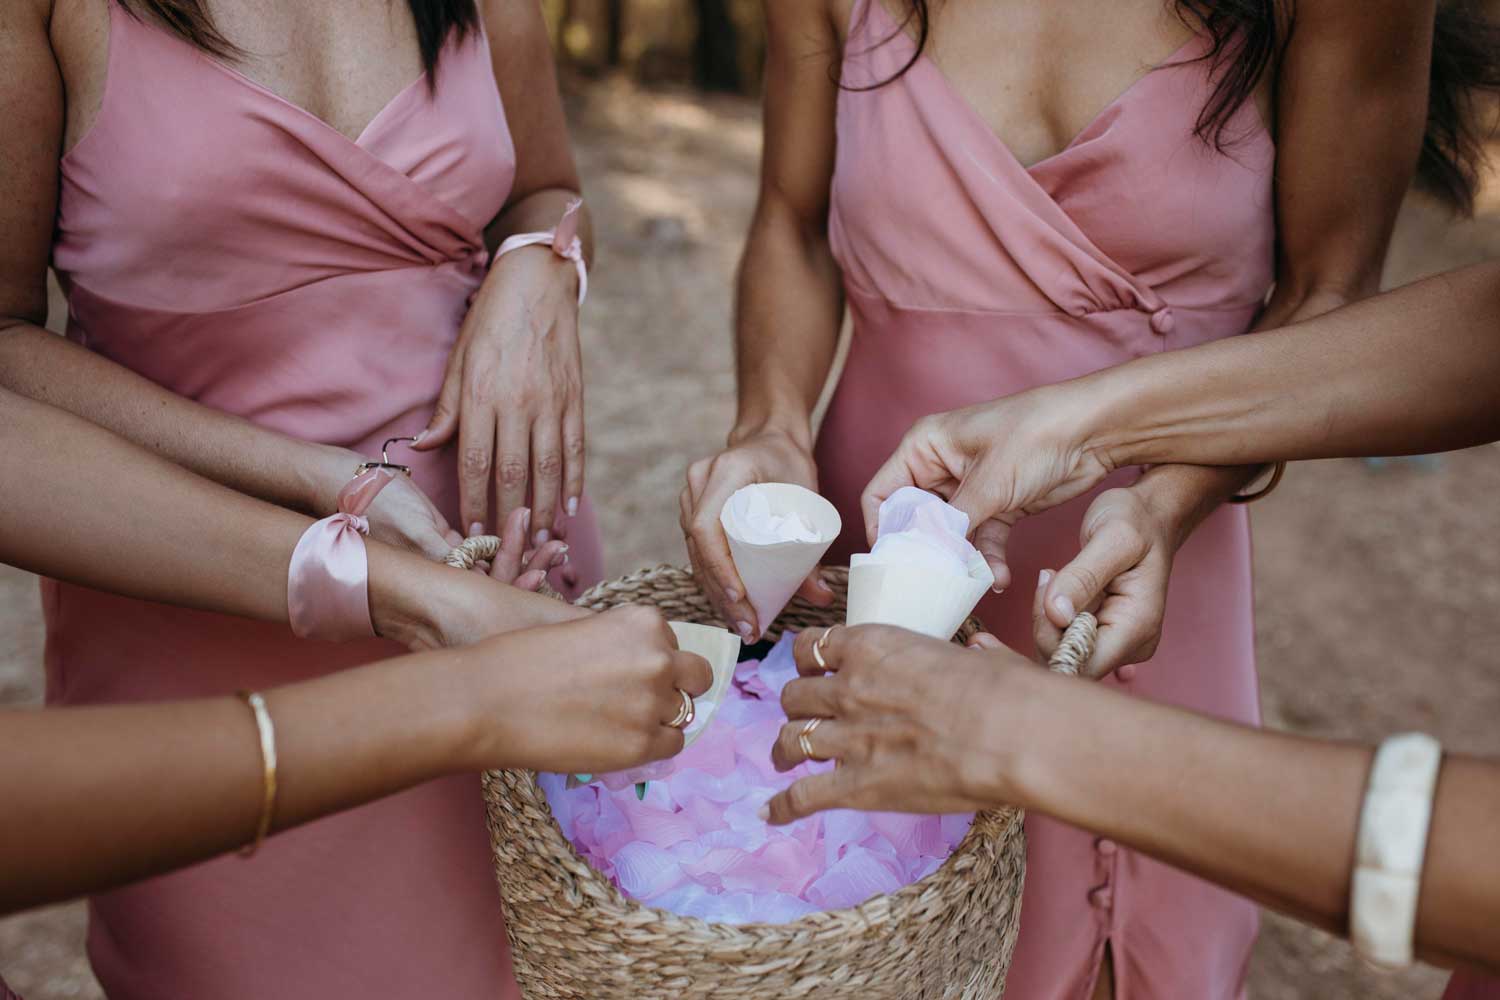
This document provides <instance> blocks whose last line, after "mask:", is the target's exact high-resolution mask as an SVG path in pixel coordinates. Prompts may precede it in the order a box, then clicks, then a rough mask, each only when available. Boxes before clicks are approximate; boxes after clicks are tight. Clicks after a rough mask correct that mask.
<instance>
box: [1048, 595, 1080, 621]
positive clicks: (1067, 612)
mask: <svg viewBox="0 0 1500 1000" xmlns="http://www.w3.org/2000/svg"><path fill="white" fill-rule="evenodd" d="M1052 606H1053V607H1054V608H1056V609H1057V611H1058V614H1060V615H1062V616H1063V617H1064V618H1066V619H1067V620H1068V621H1072V620H1073V615H1074V614H1076V612H1075V611H1074V609H1073V602H1072V600H1071V599H1069V597H1068V595H1067V594H1058V595H1057V596H1056V597H1054V598H1052Z"/></svg>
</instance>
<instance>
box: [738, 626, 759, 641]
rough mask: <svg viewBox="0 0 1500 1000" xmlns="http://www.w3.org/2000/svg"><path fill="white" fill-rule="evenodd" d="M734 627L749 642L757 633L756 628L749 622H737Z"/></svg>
mask: <svg viewBox="0 0 1500 1000" xmlns="http://www.w3.org/2000/svg"><path fill="white" fill-rule="evenodd" d="M734 627H735V630H736V631H738V632H739V634H740V635H741V636H743V637H744V639H745V641H746V642H749V641H750V638H751V637H752V636H754V635H755V629H753V628H751V627H750V623H749V622H737V623H736V624H735V626H734Z"/></svg>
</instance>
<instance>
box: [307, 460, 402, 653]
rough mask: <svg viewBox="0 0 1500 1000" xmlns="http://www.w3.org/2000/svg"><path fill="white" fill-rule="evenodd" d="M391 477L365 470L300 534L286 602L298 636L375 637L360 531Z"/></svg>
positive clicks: (364, 530) (364, 529)
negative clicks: (328, 513) (335, 507)
mask: <svg viewBox="0 0 1500 1000" xmlns="http://www.w3.org/2000/svg"><path fill="white" fill-rule="evenodd" d="M395 478H396V473H394V472H391V471H390V470H389V469H367V470H366V471H364V472H361V473H360V474H359V475H358V476H355V477H354V478H353V479H351V480H350V481H349V482H348V483H347V484H346V485H345V486H344V488H343V489H341V490H339V500H338V503H339V512H338V513H337V514H334V515H333V516H332V517H325V518H323V520H321V521H318V522H317V523H315V524H314V525H313V526H312V527H310V528H308V529H307V530H306V531H304V532H303V533H302V537H301V538H300V539H298V540H297V547H296V548H295V549H293V550H292V565H291V567H290V569H289V570H288V571H287V583H286V606H287V618H288V620H289V621H290V622H291V625H292V633H293V634H294V635H296V636H297V637H298V638H301V639H323V640H325V641H328V642H347V641H349V640H350V639H368V638H370V637H372V636H374V635H375V625H374V623H373V622H372V621H371V620H370V562H369V557H368V555H367V554H366V552H365V540H364V538H363V536H364V535H368V534H369V533H370V522H369V520H368V519H367V518H366V517H365V516H364V515H365V511H367V510H369V509H370V504H372V503H374V502H375V498H376V497H377V496H379V495H380V491H381V490H383V489H385V488H386V486H388V485H389V484H390V482H391V480H393V479H395Z"/></svg>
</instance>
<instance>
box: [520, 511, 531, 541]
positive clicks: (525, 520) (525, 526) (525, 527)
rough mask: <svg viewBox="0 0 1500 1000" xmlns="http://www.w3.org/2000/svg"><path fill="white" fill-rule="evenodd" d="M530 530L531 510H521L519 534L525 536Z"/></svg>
mask: <svg viewBox="0 0 1500 1000" xmlns="http://www.w3.org/2000/svg"><path fill="white" fill-rule="evenodd" d="M530 530H531V508H530V507H522V508H521V534H522V535H525V534H526V533H527V532H529V531H530Z"/></svg>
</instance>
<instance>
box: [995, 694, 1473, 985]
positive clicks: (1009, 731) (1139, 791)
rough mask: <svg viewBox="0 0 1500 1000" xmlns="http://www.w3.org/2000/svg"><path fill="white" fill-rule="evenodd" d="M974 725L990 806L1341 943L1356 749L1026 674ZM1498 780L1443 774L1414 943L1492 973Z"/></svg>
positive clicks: (1467, 763) (1362, 774) (1449, 765)
mask: <svg viewBox="0 0 1500 1000" xmlns="http://www.w3.org/2000/svg"><path fill="white" fill-rule="evenodd" d="M999 678H1000V683H998V684H997V687H996V689H995V693H994V697H993V698H992V699H991V702H990V705H991V708H990V713H989V715H988V717H987V718H986V719H985V721H984V729H985V733H984V736H982V737H981V738H980V742H981V744H982V745H983V746H985V747H986V750H985V751H983V754H982V757H983V759H984V760H985V761H986V762H992V763H991V764H990V770H989V773H991V774H993V775H995V776H996V779H995V784H994V785H993V786H992V787H991V789H990V791H989V795H988V796H987V797H988V799H989V800H990V801H993V802H996V803H1002V802H1004V803H1011V804H1018V805H1022V806H1024V807H1026V808H1028V809H1034V810H1036V811H1038V812H1044V813H1047V814H1048V815H1052V816H1055V817H1057V818H1059V819H1061V820H1064V821H1066V822H1068V823H1071V824H1073V825H1076V826H1079V827H1082V828H1084V829H1088V830H1092V831H1094V832H1096V833H1098V834H1100V835H1102V836H1104V837H1108V838H1110V839H1113V840H1116V841H1118V842H1120V843H1122V844H1126V845H1128V846H1130V847H1133V848H1135V849H1138V850H1140V851H1143V852H1144V853H1146V854H1149V855H1151V856H1153V857H1156V858H1158V859H1160V860H1162V861H1164V862H1166V863H1168V864H1171V865H1174V866H1176V867H1179V868H1183V869H1186V870H1188V871H1191V872H1194V873H1195V874H1198V875H1200V876H1202V877H1204V878H1206V879H1208V880H1210V881H1213V882H1216V883H1218V884H1220V885H1223V886H1225V887H1227V888H1229V889H1232V890H1234V891H1236V892H1239V893H1242V894H1244V895H1247V896H1250V897H1252V898H1254V899H1257V900H1259V901H1261V902H1263V903H1265V904H1267V905H1269V906H1272V907H1275V908H1276V909H1279V910H1282V911H1285V912H1287V913H1290V914H1292V915H1294V916H1297V917H1300V918H1302V919H1304V920H1308V921H1310V922H1314V923H1316V924H1318V925H1320V926H1322V927H1324V928H1326V929H1328V930H1331V931H1334V932H1338V933H1343V932H1345V931H1346V930H1347V922H1348V900H1349V884H1350V878H1351V870H1352V864H1353V858H1354V844H1355V837H1356V835H1357V832H1358V822H1359V813H1360V804H1361V801H1362V799H1363V796H1364V791H1365V784H1366V781H1367V778H1368V772H1369V768H1370V761H1371V751H1370V750H1369V749H1368V748H1366V747H1360V746H1354V745H1349V744H1340V743H1333V742H1327V741H1319V740H1309V739H1302V738H1298V737H1293V736H1287V735H1283V734H1278V733H1270V732H1265V731H1259V730H1253V729H1249V728H1246V727H1241V726H1236V725H1231V724H1228V723H1224V722H1219V721H1216V720H1212V719H1208V718H1205V717H1202V716H1197V715H1194V714H1191V713H1188V712H1183V711H1180V710H1177V709H1173V708H1168V707H1165V706H1161V705H1156V704H1153V703H1150V702H1146V701H1142V700H1139V699H1136V698H1131V697H1128V696H1125V695H1122V694H1119V693H1118V692H1114V691H1109V690H1106V689H1104V688H1101V687H1098V686H1096V685H1086V684H1079V683H1077V682H1072V681H1069V680H1066V679H1063V678H1058V677H1053V676H1048V675H1045V674H1041V673H1040V672H1034V671H1030V670H1026V669H1017V668H1014V667H1012V668H1011V669H1008V670H1004V671H1003V672H1002V673H1001V674H1000V675H999ZM1497 823H1500V766H1496V765H1494V764H1493V763H1482V762H1478V761H1474V760H1469V759H1464V758H1449V759H1448V760H1447V762H1446V763H1445V765H1444V769H1443V772H1442V776H1441V778H1440V781H1439V786H1438V796H1437V802H1436V807H1435V811H1434V814H1433V821H1432V833H1431V836H1430V840H1429V847H1428V852H1427V863H1426V871H1425V876H1424V884H1423V891H1422V897H1421V907H1420V911H1419V916H1418V931H1417V940H1418V944H1419V947H1420V948H1421V949H1422V951H1423V952H1424V954H1426V955H1428V956H1429V957H1433V958H1438V959H1444V960H1447V961H1450V962H1453V961H1457V962H1469V963H1479V964H1486V963H1487V964H1488V965H1489V966H1490V967H1500V857H1496V856H1495V855H1494V852H1493V850H1491V849H1490V848H1491V847H1492V844H1491V841H1492V839H1493V838H1492V837H1491V836H1490V831H1493V830H1494V829H1495V826H1496V824H1497Z"/></svg>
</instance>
